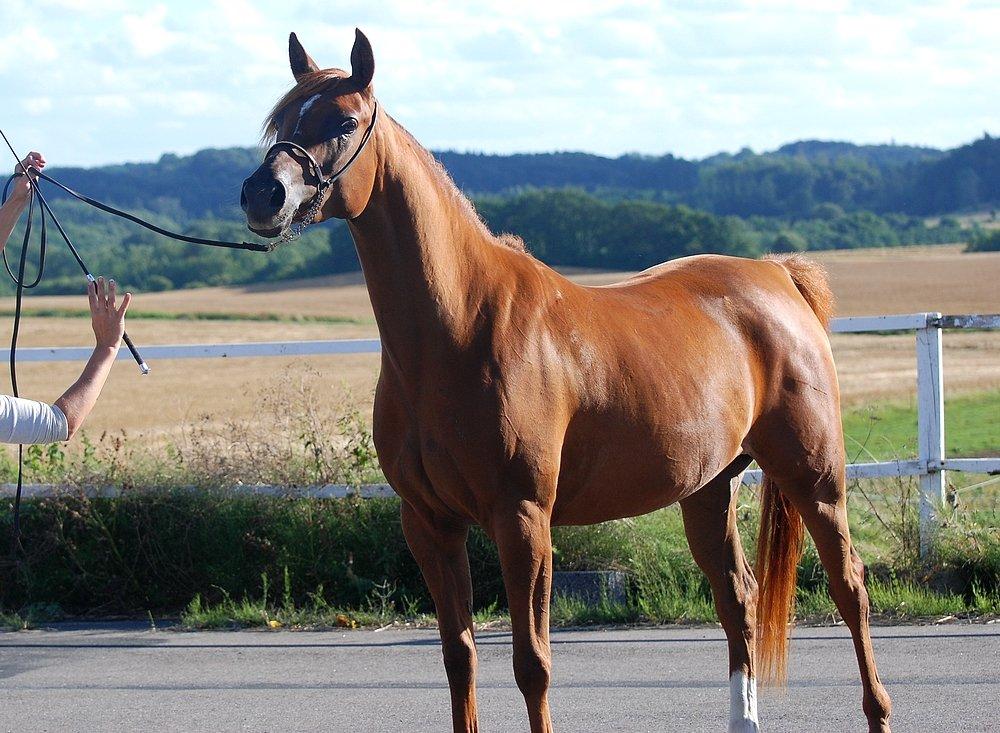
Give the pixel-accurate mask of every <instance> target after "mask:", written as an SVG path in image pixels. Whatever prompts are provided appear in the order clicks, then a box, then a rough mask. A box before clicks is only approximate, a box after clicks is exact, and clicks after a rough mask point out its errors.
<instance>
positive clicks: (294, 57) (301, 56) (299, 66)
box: [288, 33, 319, 81]
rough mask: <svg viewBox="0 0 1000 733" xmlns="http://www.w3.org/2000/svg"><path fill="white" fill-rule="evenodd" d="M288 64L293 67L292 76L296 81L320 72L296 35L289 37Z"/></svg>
mask: <svg viewBox="0 0 1000 733" xmlns="http://www.w3.org/2000/svg"><path fill="white" fill-rule="evenodd" d="M288 62H289V63H290V64H291V66H292V75H293V76H294V77H295V81H298V80H299V79H300V78H301V77H302V76H303V75H305V74H308V73H309V72H311V71H319V66H318V65H317V64H316V62H315V61H313V60H312V57H311V56H310V55H309V54H307V53H306V50H305V49H304V48H302V44H301V43H299V39H298V37H297V36H296V35H295V34H294V33H292V34H290V35H289V36H288Z"/></svg>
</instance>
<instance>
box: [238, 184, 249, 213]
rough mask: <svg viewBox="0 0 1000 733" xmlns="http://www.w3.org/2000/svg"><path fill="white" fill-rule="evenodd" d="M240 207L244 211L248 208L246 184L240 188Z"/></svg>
mask: <svg viewBox="0 0 1000 733" xmlns="http://www.w3.org/2000/svg"><path fill="white" fill-rule="evenodd" d="M240 208H241V209H243V210H244V211H246V210H247V187H246V184H244V185H243V188H241V189H240Z"/></svg>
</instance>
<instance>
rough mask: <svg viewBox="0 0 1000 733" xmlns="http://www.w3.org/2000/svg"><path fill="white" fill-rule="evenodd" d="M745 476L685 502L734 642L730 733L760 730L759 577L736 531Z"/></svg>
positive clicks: (695, 544)
mask: <svg viewBox="0 0 1000 733" xmlns="http://www.w3.org/2000/svg"><path fill="white" fill-rule="evenodd" d="M739 483H740V476H739V475H737V476H735V477H732V478H729V477H728V476H727V475H726V474H725V473H724V474H723V475H720V476H719V477H717V478H715V479H714V480H712V481H711V482H709V483H708V484H707V485H705V487H704V488H702V489H701V490H699V491H698V492H697V493H695V494H693V495H691V496H690V497H688V498H687V499H685V500H683V501H682V502H681V512H682V514H683V517H684V532H685V534H686V535H687V539H688V544H689V545H690V547H691V554H692V555H693V556H694V559H695V562H697V563H698V567H700V568H701V570H702V572H703V573H705V576H706V577H707V578H708V582H709V583H710V584H711V586H712V597H713V598H714V599H715V610H716V612H717V613H718V615H719V621H720V622H721V623H722V628H723V629H724V630H725V632H726V639H727V640H728V642H729V687H730V689H729V733H757V731H759V730H760V725H759V722H758V719H757V688H756V684H757V683H756V680H755V678H754V665H753V644H754V628H755V623H756V622H755V613H756V607H757V581H756V580H755V579H754V575H753V571H752V570H751V569H750V564H749V563H748V562H747V560H746V557H744V555H743V545H742V543H741V542H740V535H739V532H738V531H737V529H736V513H735V510H734V508H735V503H736V492H737V490H738V489H739Z"/></svg>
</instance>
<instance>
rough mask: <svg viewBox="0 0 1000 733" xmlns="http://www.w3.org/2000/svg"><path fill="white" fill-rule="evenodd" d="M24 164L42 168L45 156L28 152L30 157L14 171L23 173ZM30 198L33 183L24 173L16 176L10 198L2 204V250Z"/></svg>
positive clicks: (0, 244) (0, 216) (0, 227)
mask: <svg viewBox="0 0 1000 733" xmlns="http://www.w3.org/2000/svg"><path fill="white" fill-rule="evenodd" d="M22 166H23V168H25V169H26V168H28V167H29V166H31V167H34V168H36V169H38V170H41V169H42V168H44V167H45V158H44V157H43V156H42V154H41V153H36V152H34V151H32V152H30V153H28V157H26V158H25V159H24V160H22V161H21V162H20V163H18V164H17V166H16V167H15V168H14V172H15V173H23V172H24V171H23V170H22ZM30 175H34V172H31V173H30ZM30 198H31V184H30V183H29V182H28V179H27V178H26V177H25V176H23V175H22V176H19V177H17V178H15V179H14V182H13V183H11V190H10V198H8V199H7V200H6V201H5V202H4V203H3V206H0V251H3V248H4V247H5V246H6V245H7V240H8V239H10V233H11V232H12V231H14V225H15V224H17V220H18V219H20V218H21V212H23V211H24V207H25V206H27V205H28V199H30Z"/></svg>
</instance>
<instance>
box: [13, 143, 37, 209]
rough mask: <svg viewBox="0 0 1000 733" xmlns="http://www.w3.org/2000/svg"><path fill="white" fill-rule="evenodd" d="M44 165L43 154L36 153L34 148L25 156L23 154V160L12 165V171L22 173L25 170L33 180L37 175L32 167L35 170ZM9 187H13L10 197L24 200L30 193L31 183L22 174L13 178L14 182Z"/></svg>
mask: <svg viewBox="0 0 1000 733" xmlns="http://www.w3.org/2000/svg"><path fill="white" fill-rule="evenodd" d="M44 167H45V156H43V155H42V154H41V153H36V152H35V151H34V150H32V151H31V152H30V153H28V154H27V156H25V158H24V160H22V161H21V162H20V163H18V164H17V165H16V166H14V173H22V174H23V173H24V171H25V170H27V171H28V175H29V176H31V180H33V181H34V180H36V179H37V177H38V176H37V174H36V173H35V171H34V170H32V168H34V169H35V170H42V168H44ZM11 187H12V189H13V190H12V191H11V198H14V199H18V200H20V201H24V200H27V198H28V196H30V195H31V184H30V183H29V182H28V179H27V178H25V177H24V176H23V175H21V176H19V177H17V178H15V179H14V182H13V183H12V184H11Z"/></svg>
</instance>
